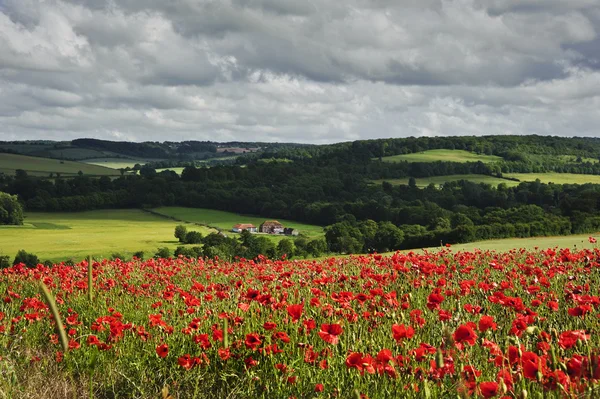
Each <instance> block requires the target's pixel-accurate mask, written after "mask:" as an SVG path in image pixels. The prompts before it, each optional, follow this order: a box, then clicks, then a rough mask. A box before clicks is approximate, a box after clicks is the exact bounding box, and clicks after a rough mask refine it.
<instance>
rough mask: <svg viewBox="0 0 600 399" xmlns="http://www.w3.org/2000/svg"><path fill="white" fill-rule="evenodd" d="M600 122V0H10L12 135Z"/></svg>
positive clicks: (5, 0) (582, 127) (326, 131)
mask: <svg viewBox="0 0 600 399" xmlns="http://www.w3.org/2000/svg"><path fill="white" fill-rule="evenodd" d="M473 134H476V135H481V134H544V135H546V134H551V135H564V136H574V135H577V136H599V135H600V0H568V1H567V0H343V1H334V0H168V1H167V0H112V1H104V0H62V1H61V0H0V140H14V139H42V138H43V139H72V138H77V137H95V138H104V139H117V140H135V141H144V140H177V141H178V140H188V139H195V140H215V141H227V140H244V141H294V142H312V143H327V142H337V141H346V140H355V139H365V138H378V137H402V136H441V135H473Z"/></svg>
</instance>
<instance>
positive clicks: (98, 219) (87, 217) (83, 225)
mask: <svg viewBox="0 0 600 399" xmlns="http://www.w3.org/2000/svg"><path fill="white" fill-rule="evenodd" d="M178 224H182V223H180V222H175V221H172V220H169V219H166V218H163V217H160V216H155V215H151V214H149V213H147V212H144V211H141V210H138V209H131V210H101V211H86V212H72V213H38V212H29V213H27V214H26V218H25V224H24V225H23V226H0V255H8V256H10V257H11V259H12V258H13V257H14V256H15V254H16V253H17V251H19V250H21V249H24V250H26V251H28V252H32V253H35V254H36V255H37V256H38V257H39V258H40V260H51V261H54V262H60V261H65V260H68V259H73V260H75V261H77V262H78V261H81V260H82V259H84V258H85V257H87V256H88V255H92V256H94V257H95V258H97V259H102V258H110V257H111V256H112V255H113V254H121V255H123V256H125V257H127V258H131V256H132V255H133V254H134V253H135V252H138V251H143V252H144V254H145V257H151V256H153V255H154V254H155V253H156V251H157V249H158V248H162V247H167V248H169V249H170V250H171V251H173V250H174V249H175V248H176V247H177V246H179V245H181V244H179V242H178V241H177V239H176V238H175V237H174V236H173V232H174V230H175V226H177V225H178ZM186 227H188V229H190V230H195V231H199V232H201V233H202V234H204V235H206V234H209V233H211V232H214V231H215V230H213V229H210V228H206V227H203V226H196V225H192V224H189V225H186Z"/></svg>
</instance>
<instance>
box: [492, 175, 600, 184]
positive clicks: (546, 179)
mask: <svg viewBox="0 0 600 399" xmlns="http://www.w3.org/2000/svg"><path fill="white" fill-rule="evenodd" d="M504 176H505V177H515V178H517V179H519V180H521V181H535V180H536V179H540V181H541V182H542V183H556V184H585V183H595V184H600V176H598V175H580V174H575V173H505V174H504Z"/></svg>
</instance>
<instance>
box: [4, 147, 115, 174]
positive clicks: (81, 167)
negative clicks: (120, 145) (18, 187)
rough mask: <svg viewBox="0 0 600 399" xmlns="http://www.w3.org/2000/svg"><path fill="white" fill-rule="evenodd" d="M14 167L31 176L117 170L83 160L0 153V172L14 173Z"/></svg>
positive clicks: (101, 172) (97, 172)
mask: <svg viewBox="0 0 600 399" xmlns="http://www.w3.org/2000/svg"><path fill="white" fill-rule="evenodd" d="M16 169H23V170H25V171H26V172H27V173H28V174H30V175H32V176H49V175H50V173H53V174H54V175H56V174H57V173H60V174H61V175H62V176H76V175H77V174H78V173H79V171H81V172H83V174H84V175H93V176H116V175H119V174H120V173H119V171H116V170H114V169H110V168H106V167H103V166H98V165H89V164H86V163H83V162H73V161H60V160H58V159H50V158H38V157H30V156H27V155H16V154H4V153H0V173H5V174H8V175H14V174H15V170H16Z"/></svg>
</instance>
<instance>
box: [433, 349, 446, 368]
mask: <svg viewBox="0 0 600 399" xmlns="http://www.w3.org/2000/svg"><path fill="white" fill-rule="evenodd" d="M435 365H436V366H437V368H438V369H441V368H443V367H444V354H443V353H442V350H441V349H438V350H437V353H436V354H435Z"/></svg>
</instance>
